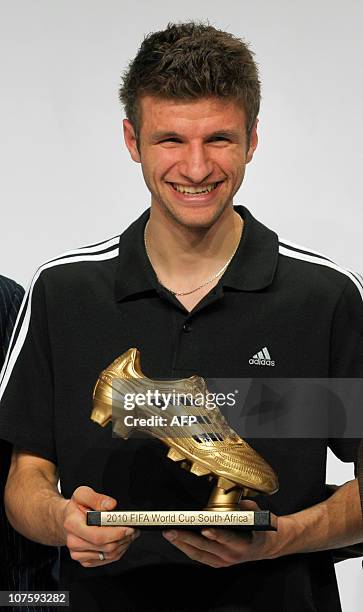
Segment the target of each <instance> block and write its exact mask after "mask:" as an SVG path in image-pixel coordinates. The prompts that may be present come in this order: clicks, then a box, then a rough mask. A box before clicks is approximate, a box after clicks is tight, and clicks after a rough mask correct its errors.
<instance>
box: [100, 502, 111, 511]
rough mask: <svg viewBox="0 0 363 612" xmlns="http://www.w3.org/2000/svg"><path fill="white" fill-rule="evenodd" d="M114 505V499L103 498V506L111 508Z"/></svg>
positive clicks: (107, 508) (106, 508)
mask: <svg viewBox="0 0 363 612" xmlns="http://www.w3.org/2000/svg"><path fill="white" fill-rule="evenodd" d="M112 506H113V501H112V499H103V500H102V502H101V508H104V509H105V510H111V508H112Z"/></svg>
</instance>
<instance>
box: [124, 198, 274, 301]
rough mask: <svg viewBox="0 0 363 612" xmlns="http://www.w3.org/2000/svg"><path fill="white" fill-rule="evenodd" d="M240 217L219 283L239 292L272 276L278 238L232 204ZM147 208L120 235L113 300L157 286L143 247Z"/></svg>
mask: <svg viewBox="0 0 363 612" xmlns="http://www.w3.org/2000/svg"><path fill="white" fill-rule="evenodd" d="M234 209H235V211H236V212H237V213H238V214H240V215H241V217H242V218H243V219H244V228H243V233H242V238H241V241H240V243H239V245H238V248H237V251H236V253H235V255H234V257H233V259H232V261H231V263H230V264H229V266H228V268H227V270H226V272H225V273H224V274H223V276H222V278H221V285H222V286H223V287H229V288H232V289H237V290H241V291H258V290H260V289H264V288H265V287H268V286H269V285H270V284H271V283H272V281H273V278H274V275H275V272H276V267H277V260H278V251H279V248H278V237H277V235H276V234H275V232H273V231H272V230H270V229H268V228H267V227H266V226H264V225H263V224H262V223H260V222H259V221H257V219H255V218H254V217H253V216H252V215H251V213H250V212H249V210H248V209H247V208H246V207H245V206H240V205H238V206H234ZM149 216H150V208H148V209H147V210H146V211H145V212H143V213H142V215H141V216H140V217H139V218H138V219H136V221H134V222H133V223H131V225H130V226H129V227H128V228H127V229H126V230H125V231H124V232H123V233H122V234H121V236H120V243H119V256H118V266H117V278H116V299H117V300H118V301H120V300H124V299H126V298H127V297H129V296H132V295H135V294H142V293H148V292H154V291H157V290H158V288H160V286H159V284H158V281H157V278H156V275H155V272H154V269H153V267H152V266H151V264H150V261H149V258H148V257H147V255H146V251H145V246H144V230H145V225H146V223H147V221H148V219H149Z"/></svg>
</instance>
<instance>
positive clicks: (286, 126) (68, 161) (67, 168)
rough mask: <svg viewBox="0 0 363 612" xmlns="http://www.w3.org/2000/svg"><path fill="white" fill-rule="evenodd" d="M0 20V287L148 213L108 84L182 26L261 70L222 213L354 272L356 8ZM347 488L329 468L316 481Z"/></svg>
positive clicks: (171, 9) (62, 11) (352, 585)
mask: <svg viewBox="0 0 363 612" xmlns="http://www.w3.org/2000/svg"><path fill="white" fill-rule="evenodd" d="M0 10H1V14H0V65H1V72H0V73H1V78H0V111H1V112H0V128H1V130H0V134H1V138H0V167H1V182H0V194H1V226H2V228H3V229H2V231H1V242H0V273H1V274H4V275H7V276H10V277H13V278H15V279H16V280H18V281H19V282H21V283H22V284H24V285H26V284H27V283H28V281H29V280H30V277H31V275H32V273H33V272H34V270H35V268H36V267H37V266H38V265H39V263H40V262H43V261H45V260H46V259H48V258H51V257H52V256H54V255H57V254H59V253H61V252H63V251H66V250H68V249H71V248H75V247H77V246H82V245H85V244H89V243H91V242H97V241H100V240H102V239H103V238H106V237H108V236H112V235H114V234H117V233H119V232H120V231H122V230H123V229H124V228H125V227H126V226H127V225H128V224H129V222H130V221H131V220H133V219H134V218H136V217H137V216H138V215H139V214H140V213H141V212H142V211H143V210H144V208H145V207H146V206H148V204H149V197H148V192H147V190H146V188H145V186H144V184H143V182H142V180H141V172H140V167H139V166H138V165H136V164H133V163H132V162H131V161H130V160H129V158H128V154H127V153H126V150H125V148H124V146H123V142H122V132H121V119H122V117H123V113H122V109H121V108H120V106H119V104H118V101H117V90H118V86H119V83H120V77H119V75H120V73H121V70H122V69H124V68H125V67H126V64H127V62H128V61H129V59H131V58H132V57H133V56H134V55H135V53H136V49H137V47H138V46H139V44H140V43H141V40H142V36H143V35H144V34H146V33H147V32H149V31H151V30H155V29H161V28H163V27H164V26H165V25H166V24H167V22H168V21H180V20H185V19H189V18H193V19H204V18H208V19H209V20H210V22H211V23H212V24H213V25H216V26H217V27H219V28H222V29H226V30H229V31H231V32H233V33H234V34H236V35H238V36H241V37H242V38H244V39H245V40H247V41H248V42H250V43H251V45H252V48H253V50H254V51H255V53H256V60H257V62H258V63H259V65H260V73H261V79H262V85H263V89H262V94H263V100H262V109H261V113H260V123H259V137H260V143H259V146H258V149H257V151H256V154H255V156H254V159H253V162H252V163H251V164H250V165H249V166H248V167H247V173H246V177H245V182H244V184H243V185H242V188H241V190H240V193H239V194H238V197H237V198H236V203H244V204H246V205H247V206H248V208H250V210H251V211H252V212H253V214H254V215H256V216H257V218H259V219H260V220H261V221H262V222H264V223H265V224H266V225H269V226H270V227H272V228H273V229H275V230H276V231H277V232H278V233H279V235H280V236H281V237H282V238H286V239H289V240H291V241H293V242H296V243H299V244H302V245H305V246H307V247H311V248H313V249H316V250H318V251H320V252H323V253H325V254H326V255H327V256H329V257H331V258H332V259H334V260H335V261H336V262H338V263H339V264H341V265H343V266H346V267H348V268H351V269H356V270H358V271H362V270H363V263H362V244H361V235H362V230H361V227H362V221H363V212H362V208H361V202H360V195H361V193H362V176H363V173H362V171H361V166H360V164H361V161H362V156H361V154H360V146H361V143H362V140H363V118H362V113H361V98H362V93H363V91H362V77H361V74H362V73H361V58H362V52H363V39H362V35H361V23H362V17H363V6H362V4H361V3H360V2H359V0H346V1H345V3H344V4H343V3H341V2H338V1H337V0H330V1H329V0H315V1H313V0H305V2H300V3H299V2H291V0H275V1H274V2H270V1H269V0H254V2H253V3H251V2H247V1H246V0H239V1H238V2H236V0H224V1H223V2H218V3H217V2H215V3H214V4H213V3H211V1H210V0H208V2H207V1H205V0H198V2H196V1H195V0H193V1H191V0H184V1H183V3H182V7H180V8H178V7H175V6H173V5H172V3H171V2H162V1H161V0H153V2H150V1H145V0H143V1H142V0H138V1H137V2H135V1H133V2H128V1H125V0H118V1H116V0H102V2H101V0H99V1H95V0H58V1H57V0H52V1H50V0H31V1H30V0H9V1H8V2H7V1H6V0H0ZM4 227H5V229H4ZM351 476H352V469H351V466H343V465H341V464H340V463H338V462H337V461H336V460H334V459H333V458H332V457H330V458H329V467H328V480H329V481H330V482H336V483H339V482H344V481H345V480H347V479H349V478H351ZM337 572H338V578H339V584H340V591H341V597H342V603H343V611H344V612H358V611H359V610H360V609H361V607H360V605H359V603H361V601H362V600H363V585H362V582H361V573H362V570H361V561H360V560H353V561H346V562H344V563H342V564H339V566H338V567H337Z"/></svg>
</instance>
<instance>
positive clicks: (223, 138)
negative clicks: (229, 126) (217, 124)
mask: <svg viewBox="0 0 363 612" xmlns="http://www.w3.org/2000/svg"><path fill="white" fill-rule="evenodd" d="M210 142H229V138H227V136H213V137H212V138H211V139H210Z"/></svg>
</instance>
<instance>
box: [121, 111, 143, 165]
mask: <svg viewBox="0 0 363 612" xmlns="http://www.w3.org/2000/svg"><path fill="white" fill-rule="evenodd" d="M122 125H123V130H124V139H125V144H126V146H127V148H128V150H129V153H130V155H131V159H133V160H134V162H138V163H139V164H140V163H141V158H140V153H139V149H138V146H137V140H136V134H135V130H134V126H133V125H132V123H131V121H129V120H128V119H123V121H122Z"/></svg>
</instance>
